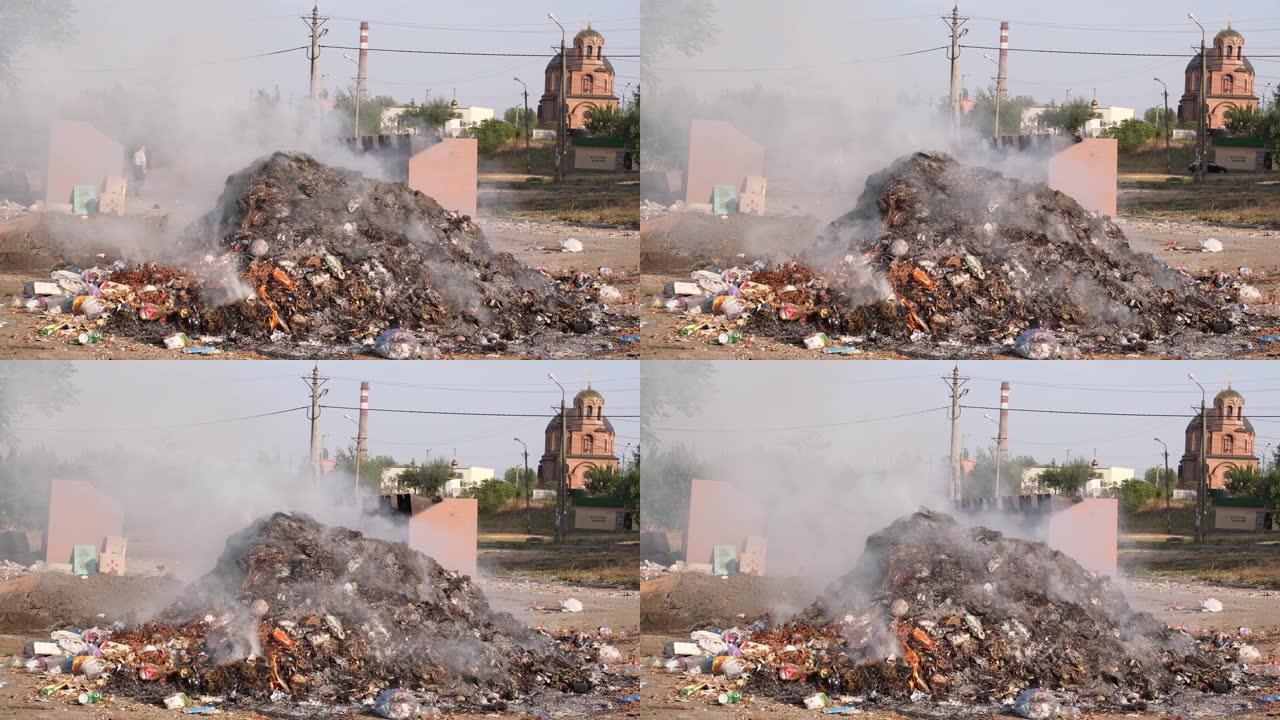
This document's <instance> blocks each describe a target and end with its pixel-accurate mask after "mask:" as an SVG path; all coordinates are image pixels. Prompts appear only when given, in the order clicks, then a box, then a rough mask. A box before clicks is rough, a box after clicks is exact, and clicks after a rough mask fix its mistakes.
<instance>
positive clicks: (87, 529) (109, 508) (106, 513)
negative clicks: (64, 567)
mask: <svg viewBox="0 0 1280 720" xmlns="http://www.w3.org/2000/svg"><path fill="white" fill-rule="evenodd" d="M118 535H124V508H123V507H122V506H121V505H120V503H118V502H116V501H115V500H114V499H113V498H112V497H111V496H109V495H107V494H105V493H103V492H102V491H100V490H98V489H97V488H96V487H94V486H92V485H90V484H89V483H87V482H83V481H81V480H54V481H53V482H52V483H51V484H50V488H49V526H48V528H47V530H46V534H45V538H46V539H45V544H44V546H45V556H44V559H45V562H47V563H67V562H71V552H72V549H73V548H74V547H75V546H76V545H92V546H93V547H95V548H98V547H102V544H103V541H104V540H105V539H106V538H107V536H118Z"/></svg>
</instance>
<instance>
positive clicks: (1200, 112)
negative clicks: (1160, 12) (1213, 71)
mask: <svg viewBox="0 0 1280 720" xmlns="http://www.w3.org/2000/svg"><path fill="white" fill-rule="evenodd" d="M1187 17H1189V18H1191V22H1193V23H1195V24H1196V25H1197V26H1198V27H1199V28H1200V88H1199V89H1200V92H1199V93H1198V96H1199V97H1198V101H1197V105H1196V134H1197V137H1196V184H1197V185H1203V184H1204V164H1205V156H1204V155H1205V145H1204V139H1205V135H1206V134H1208V131H1209V129H1208V127H1207V121H1206V118H1205V113H1206V111H1207V110H1208V108H1207V107H1206V103H1205V93H1206V92H1208V88H1207V87H1206V86H1207V85H1208V84H1209V57H1208V56H1207V55H1205V53H1204V26H1203V25H1201V24H1200V21H1199V20H1197V19H1196V16H1195V15H1192V14H1191V13H1187ZM1197 542H1199V540H1197Z"/></svg>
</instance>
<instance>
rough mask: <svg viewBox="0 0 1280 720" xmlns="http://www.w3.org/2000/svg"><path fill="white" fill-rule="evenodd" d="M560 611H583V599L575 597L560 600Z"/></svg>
mask: <svg viewBox="0 0 1280 720" xmlns="http://www.w3.org/2000/svg"><path fill="white" fill-rule="evenodd" d="M560 612H567V613H576V612H582V601H580V600H577V599H575V598H569V599H568V600H561V601H560Z"/></svg>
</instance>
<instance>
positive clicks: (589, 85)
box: [582, 75, 595, 95]
mask: <svg viewBox="0 0 1280 720" xmlns="http://www.w3.org/2000/svg"><path fill="white" fill-rule="evenodd" d="M594 85H595V78H593V77H592V76H590V75H583V76H582V92H583V93H585V94H587V95H590V94H591V93H592V91H593V89H594V87H593V86H594Z"/></svg>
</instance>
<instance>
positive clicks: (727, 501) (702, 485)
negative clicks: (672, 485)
mask: <svg viewBox="0 0 1280 720" xmlns="http://www.w3.org/2000/svg"><path fill="white" fill-rule="evenodd" d="M685 532H686V539H685V543H684V546H685V562H688V563H710V562H711V553H712V548H714V547H715V546H716V545H733V546H734V547H736V548H738V549H739V550H742V549H743V547H744V546H745V544H746V541H747V538H748V537H751V536H763V535H764V508H763V507H762V506H761V505H760V503H759V502H757V501H755V500H754V499H752V498H748V497H744V496H743V495H742V493H741V492H740V491H739V490H738V489H737V488H735V487H734V486H733V485H732V484H731V483H727V482H724V481H721V480H694V481H693V482H691V483H690V485H689V525H688V528H687V530H686V531H685Z"/></svg>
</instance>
